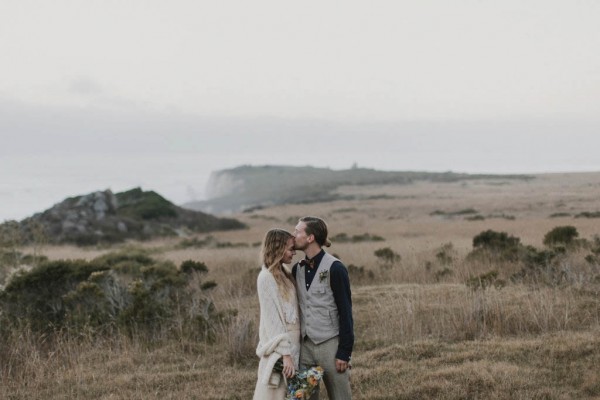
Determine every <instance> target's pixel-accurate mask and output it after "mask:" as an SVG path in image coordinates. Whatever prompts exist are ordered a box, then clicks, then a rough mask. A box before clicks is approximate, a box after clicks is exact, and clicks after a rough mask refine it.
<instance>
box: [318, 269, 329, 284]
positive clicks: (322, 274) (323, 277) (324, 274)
mask: <svg viewBox="0 0 600 400" xmlns="http://www.w3.org/2000/svg"><path fill="white" fill-rule="evenodd" d="M328 274H329V271H321V272H319V282H323V281H325V280H327V275H328Z"/></svg>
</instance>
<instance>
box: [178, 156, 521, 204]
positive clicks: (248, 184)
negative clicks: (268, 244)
mask: <svg viewBox="0 0 600 400" xmlns="http://www.w3.org/2000/svg"><path fill="white" fill-rule="evenodd" d="M469 179H531V177H529V176H525V175H475V174H461V173H454V172H415V171H377V170H374V169H367V168H352V169H347V170H338V171H336V170H332V169H329V168H314V167H289V166H258V167H253V166H241V167H237V168H233V169H227V170H221V171H216V172H213V173H212V174H211V176H210V179H209V182H208V184H207V188H206V192H207V197H208V200H206V201H198V202H191V203H187V204H184V205H183V206H184V207H186V208H190V209H193V210H202V211H204V212H210V213H230V212H239V211H242V210H244V209H248V208H253V207H260V206H270V205H277V204H293V203H311V202H317V201H331V200H337V199H340V195H339V194H336V193H335V190H336V189H337V188H338V187H340V186H344V185H355V186H356V185H374V184H399V185H405V184H410V183H412V182H415V181H432V182H455V181H459V180H469Z"/></svg>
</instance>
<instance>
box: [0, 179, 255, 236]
mask: <svg viewBox="0 0 600 400" xmlns="http://www.w3.org/2000/svg"><path fill="white" fill-rule="evenodd" d="M7 224H8V223H7ZM13 225H14V222H13ZM18 226H19V230H20V235H21V237H22V239H23V241H24V242H28V241H31V240H33V239H34V237H35V235H39V234H40V231H43V236H44V237H45V239H46V240H48V241H49V242H50V243H55V244H58V243H73V244H79V245H88V244H97V243H115V242H121V241H124V240H127V239H137V240H144V239H151V238H156V237H164V236H174V235H184V234H186V233H192V232H209V231H217V230H230V229H240V228H243V227H244V225H243V224H242V223H241V222H239V221H237V220H235V219H229V218H217V217H215V216H213V215H209V214H205V213H203V212H199V211H192V210H189V209H184V208H181V207H178V206H176V205H174V204H173V203H171V202H170V201H168V200H166V199H165V198H164V197H162V196H160V195H159V194H158V193H156V192H153V191H143V190H142V189H140V188H135V189H132V190H129V191H126V192H121V193H116V194H114V193H112V192H111V191H110V190H105V191H98V192H94V193H90V194H87V195H83V196H77V197H71V198H67V199H66V200H64V201H62V202H61V203H59V204H56V205H55V206H53V207H52V208H50V209H48V210H46V211H44V212H42V213H38V214H35V215H34V216H32V217H30V218H26V219H24V220H23V221H21V222H19V223H18ZM0 227H2V226H1V225H0Z"/></svg>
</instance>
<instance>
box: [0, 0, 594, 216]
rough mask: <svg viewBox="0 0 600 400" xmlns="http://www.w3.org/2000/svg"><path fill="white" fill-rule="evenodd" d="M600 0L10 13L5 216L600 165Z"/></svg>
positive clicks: (2, 39)
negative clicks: (383, 174)
mask: <svg viewBox="0 0 600 400" xmlns="http://www.w3.org/2000/svg"><path fill="white" fill-rule="evenodd" d="M599 21H600V2H598V1H595V0H570V1H567V0H564V1H558V0H546V1H528V0H518V1H515V0H503V1H485V0H478V1H476V0H453V1H445V0H437V1H432V0H429V1H428V0H419V1H403V0H394V1H377V0H374V1H369V2H367V1H349V0H347V1H343V2H342V1H339V2H332V1H323V0H321V1H304V2H286V1H281V0H278V1H228V0H219V1H202V0H193V1H191V0H190V1H184V0H171V1H169V2H166V1H153V0H143V1H137V0H127V1H114V0H101V1H100V0H98V1H95V0H85V1H64V0H52V1H43V0H38V1H31V0H18V1H17V0H14V1H13V0H2V1H1V2H0V55H1V61H0V139H2V146H0V157H1V158H0V206H1V207H0V208H1V209H2V212H0V220H2V219H8V218H22V217H24V216H26V215H30V214H31V213H33V212H36V211H41V210H43V209H45V208H47V207H49V206H51V205H52V204H53V203H54V202H56V201H59V200H60V199H62V198H64V197H66V196H69V195H75V194H81V193H85V192H86V191H88V190H102V189H105V188H108V187H110V188H113V189H114V190H120V189H125V188H127V187H129V186H131V185H143V186H144V188H145V189H154V190H157V191H162V193H163V194H164V195H166V196H167V197H169V198H170V199H172V200H173V201H175V202H179V203H181V202H185V201H189V200H192V199H196V198H202V196H203V186H204V185H205V183H206V179H207V176H208V174H209V173H210V171H211V170H214V169H221V168H228V167H234V166H237V165H239V164H240V163H244V164H255V165H263V164H273V163H278V164H292V165H307V164H310V165H316V166H329V167H332V168H347V167H349V166H350V165H351V164H352V163H354V162H357V163H358V164H359V165H362V166H366V167H373V168H380V169H392V170H393V169H397V170H399V169H420V170H455V171H465V172H478V171H481V172H544V171H561V170H598V169H600V157H598V156H597V151H596V150H597V149H598V148H600V113H599V109H600V106H599V105H600V23H599Z"/></svg>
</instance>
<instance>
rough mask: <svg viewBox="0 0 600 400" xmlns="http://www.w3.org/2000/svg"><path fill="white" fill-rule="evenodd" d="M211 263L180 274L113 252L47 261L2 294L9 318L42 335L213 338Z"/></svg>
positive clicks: (192, 264)
mask: <svg viewBox="0 0 600 400" xmlns="http://www.w3.org/2000/svg"><path fill="white" fill-rule="evenodd" d="M207 272H208V268H207V267H206V265H205V264H204V263H201V262H197V261H192V260H187V261H184V262H183V263H182V264H181V266H180V267H179V268H177V267H176V266H175V265H174V264H173V263H171V262H167V261H156V260H154V259H152V258H150V257H149V256H147V255H145V254H143V253H142V252H131V253H110V254H107V255H104V256H101V257H98V258H96V259H94V260H92V261H84V260H60V261H52V262H46V263H44V264H42V265H40V266H39V267H36V268H33V269H31V270H30V271H26V272H23V273H21V274H19V275H17V276H15V277H14V278H12V279H11V280H10V282H8V283H7V285H6V287H5V288H4V290H2V291H1V292H0V305H1V307H2V310H3V317H5V318H6V320H7V321H9V322H10V323H12V324H17V323H23V322H25V323H26V324H28V325H29V326H30V327H31V329H32V330H34V331H37V332H52V331H54V330H57V329H62V328H68V329H71V330H73V329H74V330H75V331H78V330H82V329H85V328H86V327H93V328H101V329H98V331H103V330H104V331H105V330H106V329H108V330H111V329H114V328H119V329H121V330H123V331H125V332H129V333H130V334H133V333H136V334H143V335H149V336H150V337H157V336H160V337H165V336H169V335H173V334H177V335H185V336H186V337H190V338H195V339H213V338H214V335H215V332H216V331H215V329H216V326H217V322H218V321H221V320H222V319H223V318H225V317H226V314H223V313H219V312H217V310H216V308H215V306H214V304H213V302H212V300H211V298H210V296H208V291H210V290H211V289H213V288H214V287H215V286H216V283H215V282H214V281H205V280H204V279H203V277H204V275H205V274H206V273H207Z"/></svg>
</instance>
